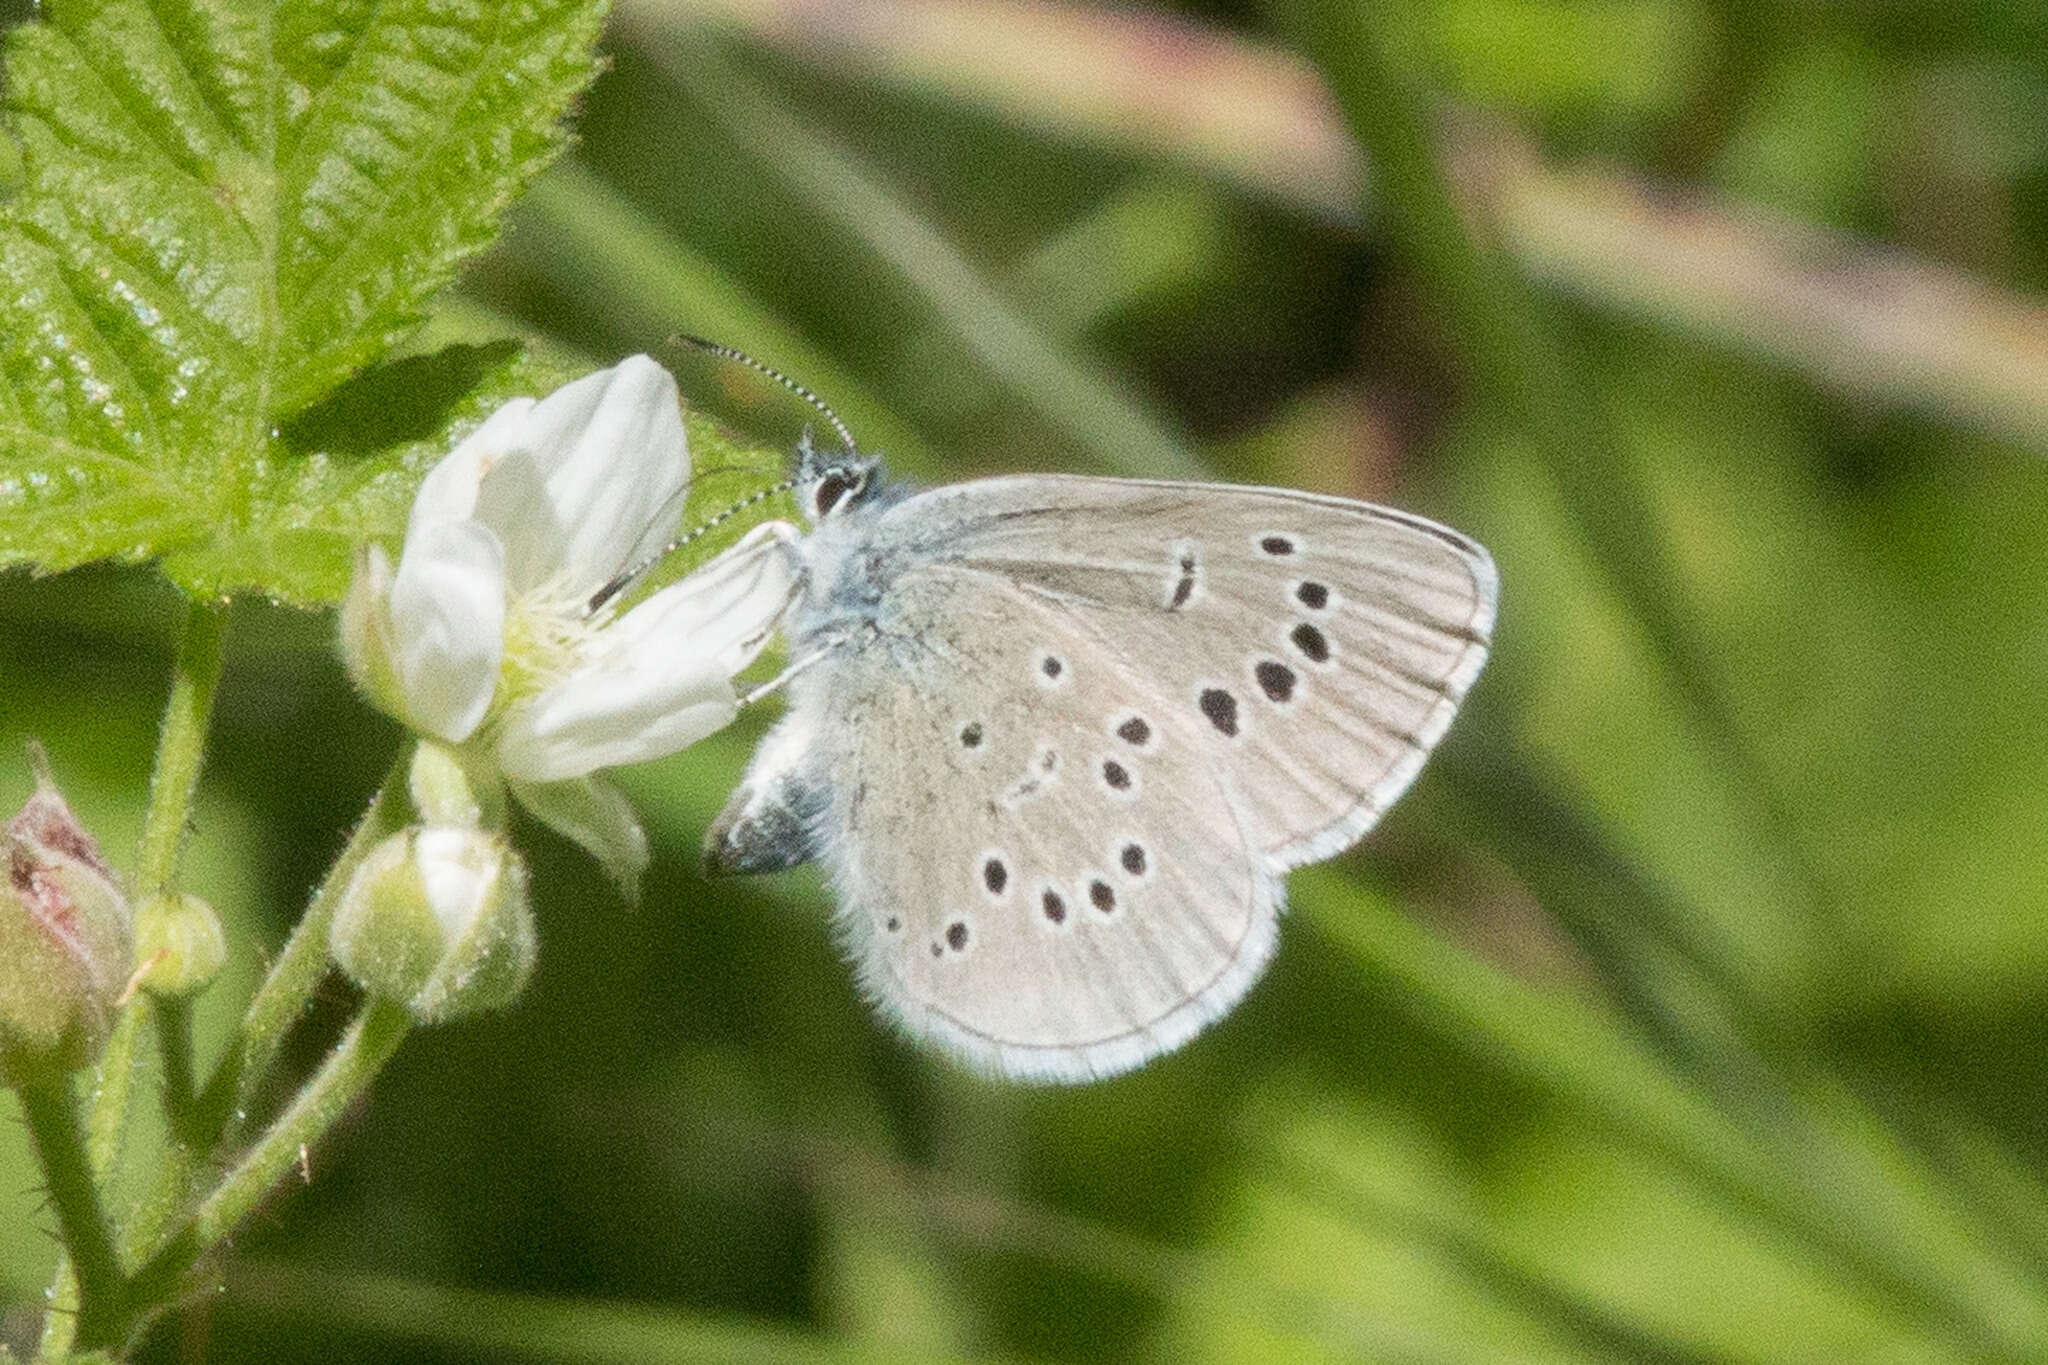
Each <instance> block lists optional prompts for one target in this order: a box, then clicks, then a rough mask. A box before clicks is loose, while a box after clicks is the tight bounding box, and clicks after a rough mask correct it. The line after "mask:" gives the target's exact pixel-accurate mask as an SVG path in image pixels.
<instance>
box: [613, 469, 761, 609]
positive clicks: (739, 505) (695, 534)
mask: <svg viewBox="0 0 2048 1365" xmlns="http://www.w3.org/2000/svg"><path fill="white" fill-rule="evenodd" d="M707 472H708V471H707ZM796 485H797V481H796V480H795V479H783V480H781V481H780V482H778V483H772V484H770V485H769V486H768V487H766V488H763V489H760V490H758V491H756V492H753V493H749V494H747V496H745V497H744V498H741V499H740V500H739V501H738V502H736V503H733V504H732V505H731V506H729V507H727V508H726V509H725V510H724V511H722V512H715V513H713V514H712V515H711V516H710V517H709V518H707V519H706V520H704V521H702V522H700V523H698V524H697V525H696V526H694V527H692V528H690V529H689V530H688V531H685V532H684V533H683V534H682V535H680V536H677V537H676V538H675V539H674V540H671V541H670V542H669V543H668V544H666V545H664V546H662V547H661V548H660V549H659V550H656V551H655V552H654V553H653V554H651V555H648V556H647V557H646V558H645V559H643V560H641V561H640V562H639V563H638V564H635V565H633V566H632V567H631V568H627V569H621V570H620V571H619V572H618V573H615V574H613V575H612V576H611V578H610V579H608V580H607V581H606V582H605V585H604V586H603V587H601V588H599V589H598V590H597V591H596V592H594V593H592V594H591V595H590V601H589V602H587V603H586V604H585V605H584V608H583V611H584V614H585V615H589V614H590V613H592V612H595V611H597V610H599V609H600V608H602V607H603V606H604V604H605V603H607V602H609V601H611V600H612V599H613V598H615V597H617V596H618V595H619V594H620V593H622V592H624V591H625V590H626V589H627V588H629V587H631V586H632V585H633V584H634V582H636V581H637V580H638V579H639V577H640V575H642V574H644V573H646V572H647V571H648V570H649V569H651V568H653V567H654V566H655V565H656V564H659V563H660V562H661V561H662V560H664V559H666V558H668V557H669V556H670V555H672V554H674V553H675V552H676V551H677V550H680V549H682V548H683V547H684V546H685V545H688V544H689V543H690V542H691V541H694V540H697V539H698V538H700V537H702V536H704V535H706V534H708V533H709V532H711V531H715V530H717V529H718V528H719V527H720V526H723V525H724V524H725V523H726V522H728V521H731V520H732V519H733V518H734V517H736V516H738V515H739V514H740V513H742V512H744V511H746V510H747V509H748V508H749V507H754V506H758V505H759V504H761V503H764V502H766V501H767V500H768V499H770V498H772V497H774V496H775V495H776V494H778V493H787V492H789V491H790V490H791V489H792V488H795V487H796Z"/></svg>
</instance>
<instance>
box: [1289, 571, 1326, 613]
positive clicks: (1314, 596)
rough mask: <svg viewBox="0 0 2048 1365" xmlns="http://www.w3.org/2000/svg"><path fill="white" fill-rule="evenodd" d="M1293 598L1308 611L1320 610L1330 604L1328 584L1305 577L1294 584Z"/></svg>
mask: <svg viewBox="0 0 2048 1365" xmlns="http://www.w3.org/2000/svg"><path fill="white" fill-rule="evenodd" d="M1294 600H1295V601H1297V602H1299V603H1301V605H1303V606H1304V607H1307V608H1308V609H1309V610H1310V611H1322V610H1324V609H1326V608H1327V607H1328V606H1329V605H1330V589H1329V585H1328V584H1325V583H1318V582H1316V581H1315V580H1314V579H1312V578H1305V579H1303V580H1302V581H1301V582H1299V583H1296V584H1295V585H1294Z"/></svg>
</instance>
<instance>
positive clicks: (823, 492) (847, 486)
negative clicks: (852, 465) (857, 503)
mask: <svg viewBox="0 0 2048 1365" xmlns="http://www.w3.org/2000/svg"><path fill="white" fill-rule="evenodd" d="M852 491H853V485H852V483H850V482H849V481H848V480H847V478H846V476H845V475H844V474H827V475H826V476H825V477H824V478H822V479H820V480H819V481H818V491H817V492H816V493H814V494H812V496H811V504H812V506H814V507H816V508H817V509H818V515H819V516H821V517H822V516H825V515H826V514H828V513H829V512H831V510H832V509H833V508H835V507H837V506H838V505H839V500H840V499H841V498H843V497H845V496H846V495H847V494H848V493H850V492H852Z"/></svg>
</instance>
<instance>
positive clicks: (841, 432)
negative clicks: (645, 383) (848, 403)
mask: <svg viewBox="0 0 2048 1365" xmlns="http://www.w3.org/2000/svg"><path fill="white" fill-rule="evenodd" d="M675 340H677V341H678V342H681V343H682V344H683V345H685V346H694V347H696V348H697V349H698V350H700V351H709V352H710V353H711V354H712V355H715V356H721V357H723V358H724V359H726V360H734V361H738V362H739V363H740V364H742V365H744V366H746V367H747V368H748V369H750V370H753V371H754V372H755V373H757V374H765V375H767V376H768V377H769V378H770V379H772V380H774V381H775V382H776V383H778V384H780V385H782V387H783V388H785V389H788V390H789V391H790V392H791V393H793V394H795V395H796V396H797V397H799V398H801V399H803V400H804V401H805V402H806V403H809V404H810V405H811V406H812V407H814V408H816V409H817V410H818V415H819V416H821V417H823V418H824V419H825V420H826V421H827V422H828V423H830V424H831V427H832V430H833V431H834V432H835V433H837V435H838V437H839V444H840V445H842V446H844V447H846V453H847V454H849V455H851V454H853V453H854V451H855V449H856V447H855V445H854V443H853V433H852V432H850V431H848V430H847V429H846V423H844V422H842V421H840V420H839V414H838V413H836V412H834V411H832V409H831V407H830V406H828V405H827V404H826V402H825V400H824V399H822V398H820V397H818V395H816V394H815V393H812V392H811V391H810V390H809V389H807V388H805V387H804V386H803V385H801V384H799V383H797V382H796V381H795V380H794V379H791V378H790V377H789V376H788V375H786V374H784V373H783V372H782V371H780V370H778V369H776V368H775V367H774V366H773V365H768V364H765V363H763V362H762V361H759V360H756V359H754V357H752V356H750V355H748V354H747V353H746V352H745V351H742V350H737V349H735V348H734V347H731V346H727V345H725V344H724V343H723V342H718V341H706V340H705V339H704V338H703V337H693V336H687V335H683V334H678V335H677V336H676V338H675Z"/></svg>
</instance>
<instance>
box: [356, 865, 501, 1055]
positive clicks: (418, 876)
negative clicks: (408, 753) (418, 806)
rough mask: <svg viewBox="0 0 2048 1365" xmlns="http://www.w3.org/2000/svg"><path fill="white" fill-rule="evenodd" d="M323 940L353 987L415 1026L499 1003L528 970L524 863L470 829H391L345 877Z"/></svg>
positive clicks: (495, 1005) (492, 1006) (496, 1005)
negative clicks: (390, 1004) (391, 1005)
mask: <svg viewBox="0 0 2048 1365" xmlns="http://www.w3.org/2000/svg"><path fill="white" fill-rule="evenodd" d="M328 944H329V949H330V951H331V952H332V953H333V955H334V960H335V962H336V964H338V965H339V966H340V967H341V969H342V970H343V971H345V972H347V973H348V974H349V975H350V976H351V977H353V978H354V979H355V982H356V984H357V985H359V986H361V987H362V988H363V989H364V990H366V991H368V992H370V993H371V994H372V995H378V996H382V997H384V998H385V999H388V1000H395V1001H397V1002H399V1003H400V1004H402V1005H404V1006H405V1008H406V1009H407V1010H408V1011H409V1012H410V1013H411V1014H412V1016H413V1017H414V1018H415V1019H417V1020H419V1021H420V1022H421V1023H435V1022H438V1021H440V1020H444V1019H452V1018H455V1017H456V1016H457V1015H462V1014H470V1013H474V1012H476V1011H478V1010H487V1009H495V1008H497V1007H498V1006H500V1005H505V1004H509V1003H511V1001H512V1000H513V999H514V998H515V997H517V996H518V994H519V992H520V989H521V988H522V987H524V986H525V984H526V978H527V976H528V975H529V974H530V973H531V972H532V970H533V956H534V939H533V914H532V911H531V910H530V909H529V908H528V905H527V900H526V867H525V864H523V863H522V862H520V860H519V855H518V854H517V853H515V852H513V851H512V849H511V848H510V847H509V846H508V845H507V844H506V843H505V841H504V839H503V838H501V837H499V836H497V835H494V834H487V833H484V832H483V831H480V830H475V829H465V828H450V827H446V826H436V825H424V826H419V825H416V826H414V827H413V828H411V829H407V830H401V831H400V832H399V833H397V834H394V835H391V836H390V837H388V838H387V839H385V840H384V841H383V842H382V843H380V844H378V845H377V847H375V848H373V849H371V850H370V853H369V856H368V857H366V858H365V859H364V860H363V863H362V866H360V867H358V868H357V869H356V871H355V875H354V876H353V877H351V878H350V879H349V884H348V889H347V890H345V891H344V892H343V893H342V898H341V904H340V905H339V906H338V907H336V909H335V914H334V925H333V927H332V929H330V930H329V934H328Z"/></svg>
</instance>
